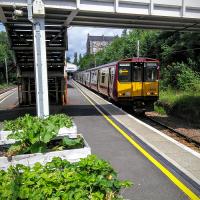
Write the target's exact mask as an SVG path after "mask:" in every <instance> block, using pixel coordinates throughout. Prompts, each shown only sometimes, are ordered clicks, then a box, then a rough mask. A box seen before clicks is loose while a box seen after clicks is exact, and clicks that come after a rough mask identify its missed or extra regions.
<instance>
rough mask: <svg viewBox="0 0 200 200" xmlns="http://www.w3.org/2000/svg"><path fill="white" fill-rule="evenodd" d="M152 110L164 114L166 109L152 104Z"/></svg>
mask: <svg viewBox="0 0 200 200" xmlns="http://www.w3.org/2000/svg"><path fill="white" fill-rule="evenodd" d="M154 111H156V112H157V113H159V114H160V115H166V111H165V109H164V108H163V107H162V106H157V105H154Z"/></svg>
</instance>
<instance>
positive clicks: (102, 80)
mask: <svg viewBox="0 0 200 200" xmlns="http://www.w3.org/2000/svg"><path fill="white" fill-rule="evenodd" d="M105 76H106V74H105V73H104V72H102V73H101V83H104V82H105Z"/></svg>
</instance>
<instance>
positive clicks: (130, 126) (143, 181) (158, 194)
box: [0, 81, 200, 200]
mask: <svg viewBox="0 0 200 200" xmlns="http://www.w3.org/2000/svg"><path fill="white" fill-rule="evenodd" d="M16 97H17V92H15V91H14V94H12V95H10V96H9V97H8V98H7V99H5V101H3V102H2V103H1V104H2V109H0V128H1V127H2V122H3V120H5V119H15V118H16V117H18V116H21V115H24V114H25V113H31V114H36V113H35V107H17V108H14V109H13V108H12V109H9V108H10V106H11V105H12V101H13V100H15V98H16ZM1 104H0V106H1ZM6 106H7V107H6ZM5 108H6V109H5ZM8 109H9V110H8ZM60 112H63V113H66V114H68V115H70V116H71V117H72V118H73V119H74V121H75V123H76V124H77V126H78V132H79V133H82V134H83V135H84V137H85V138H86V140H87V142H88V143H89V145H90V146H91V149H92V153H93V154H97V155H98V156H99V157H100V158H103V159H105V160H107V161H109V162H110V163H111V164H112V166H113V167H114V169H115V170H116V171H117V172H118V174H119V178H121V179H128V180H130V181H132V182H133V183H134V185H133V187H131V188H130V189H127V190H125V191H121V193H122V195H123V197H124V198H125V199H127V200H128V199H129V200H185V199H195V200H196V199H197V200H199V199H200V186H199V180H200V169H199V168H200V154H198V153H196V152H194V151H193V150H190V149H189V148H188V147H185V146H184V145H182V144H180V143H178V142H176V141H174V140H173V139H171V138H169V137H168V136H166V135H164V134H163V133H161V132H159V131H157V130H156V129H154V128H152V127H150V126H148V125H146V124H144V123H143V122H141V121H140V120H138V119H136V118H134V117H133V116H131V115H129V114H127V113H126V112H124V111H123V110H121V109H120V108H118V107H116V106H115V105H113V104H111V103H110V102H108V101H106V100H105V99H103V98H101V97H100V96H98V95H96V94H95V93H93V92H92V91H90V90H88V89H87V88H85V87H83V86H82V85H80V84H78V83H77V82H74V81H69V83H68V102H67V105H66V106H63V107H62V106H51V107H50V113H51V114H54V113H60Z"/></svg>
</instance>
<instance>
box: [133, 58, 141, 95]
mask: <svg viewBox="0 0 200 200" xmlns="http://www.w3.org/2000/svg"><path fill="white" fill-rule="evenodd" d="M143 66H144V63H139V62H138V63H132V96H133V97H137V96H138V97H139V96H143Z"/></svg>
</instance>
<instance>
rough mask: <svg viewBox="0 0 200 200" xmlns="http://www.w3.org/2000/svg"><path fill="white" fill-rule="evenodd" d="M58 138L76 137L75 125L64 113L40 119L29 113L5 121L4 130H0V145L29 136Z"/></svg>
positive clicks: (27, 138)
mask: <svg viewBox="0 0 200 200" xmlns="http://www.w3.org/2000/svg"><path fill="white" fill-rule="evenodd" d="M44 135H46V138H47V137H49V138H50V139H58V138H62V137H63V136H67V135H68V136H69V137H70V138H76V137H77V126H76V125H75V123H74V122H73V121H72V119H71V118H70V117H69V116H67V115H64V114H59V115H52V116H50V117H49V118H47V119H40V118H37V117H33V116H30V115H25V116H24V117H19V118H17V119H16V120H12V121H5V122H4V130H3V131H0V145H4V144H14V143H15V142H16V141H20V140H29V139H30V137H35V138H36V137H37V138H39V137H40V138H41V139H42V138H44Z"/></svg>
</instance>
